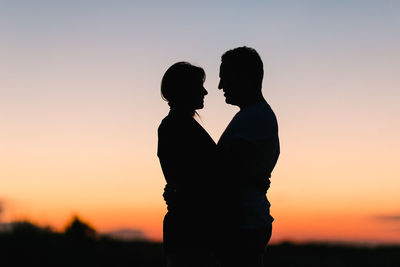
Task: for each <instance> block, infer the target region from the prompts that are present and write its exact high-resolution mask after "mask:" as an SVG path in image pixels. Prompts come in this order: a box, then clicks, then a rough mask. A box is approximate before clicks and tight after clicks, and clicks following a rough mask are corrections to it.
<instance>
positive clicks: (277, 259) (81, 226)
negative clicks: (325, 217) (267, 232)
mask: <svg viewBox="0 0 400 267" xmlns="http://www.w3.org/2000/svg"><path fill="white" fill-rule="evenodd" d="M265 258H266V259H267V260H266V262H265V266H307V267H313V266H324V267H334V266H335V267H336V266H352V267H354V266H379V267H380V266H400V246H377V247H367V246H351V245H334V244H315V243H314V244H292V243H289V242H285V243H281V244H279V245H269V246H268V247H267V250H266V255H265ZM194 260H195V259H194ZM0 261H1V266H4V267H7V266H78V267H79V266H115V267H117V266H143V267H146V266H147V267H153V266H157V267H159V266H165V258H164V254H163V250H162V244H161V243H156V242H147V241H123V240H117V239H112V238H110V237H106V236H102V235H99V234H97V233H96V231H95V229H94V228H93V227H91V226H90V225H89V224H87V223H85V222H83V221H82V220H80V219H79V218H77V217H75V218H74V219H73V220H72V222H71V223H70V224H69V225H68V226H67V227H66V229H65V231H64V232H62V233H59V232H54V231H52V230H51V229H50V228H42V227H38V226H36V225H34V224H32V223H30V222H15V223H13V224H12V228H11V230H10V231H3V232H0Z"/></svg>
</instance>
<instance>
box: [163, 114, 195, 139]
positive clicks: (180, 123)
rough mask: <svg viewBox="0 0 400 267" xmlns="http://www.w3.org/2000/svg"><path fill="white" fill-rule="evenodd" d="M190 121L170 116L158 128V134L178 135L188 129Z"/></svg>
mask: <svg viewBox="0 0 400 267" xmlns="http://www.w3.org/2000/svg"><path fill="white" fill-rule="evenodd" d="M188 124H190V121H188V120H187V119H183V118H181V117H177V116H172V115H171V114H168V115H167V116H166V117H165V118H164V119H163V120H162V121H161V123H160V125H159V126H158V133H159V134H160V133H178V132H181V131H185V130H187V128H188Z"/></svg>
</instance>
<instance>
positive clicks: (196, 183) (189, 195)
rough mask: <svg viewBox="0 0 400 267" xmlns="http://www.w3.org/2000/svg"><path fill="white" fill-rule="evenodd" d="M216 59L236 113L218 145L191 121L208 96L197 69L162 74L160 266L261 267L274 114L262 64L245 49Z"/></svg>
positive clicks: (275, 153)
mask: <svg viewBox="0 0 400 267" xmlns="http://www.w3.org/2000/svg"><path fill="white" fill-rule="evenodd" d="M221 61H222V62H221V66H220V73H219V76H220V82H219V85H218V88H219V89H222V90H223V92H224V96H225V101H226V103H228V104H231V105H235V106H238V107H239V108H240V111H239V112H238V113H237V114H236V115H235V116H234V118H233V119H232V121H231V122H230V123H229V125H228V127H227V128H226V130H225V131H224V133H223V134H222V136H221V137H220V139H219V141H218V144H215V142H214V141H213V139H212V138H211V137H210V136H209V135H208V133H207V132H206V131H205V130H204V129H203V127H202V126H201V125H200V124H199V123H198V122H197V121H196V120H195V119H194V115H195V114H196V110H197V109H202V108H203V106H204V96H205V95H207V91H206V89H205V88H204V86H203V83H204V81H205V72H204V70H203V69H202V68H200V67H196V66H193V65H191V64H190V63H187V62H178V63H175V64H174V65H172V66H171V67H170V68H169V69H168V70H167V71H166V72H165V74H164V77H163V78H162V83H161V93H162V96H163V98H164V99H165V100H166V101H168V105H169V106H170V112H169V114H168V115H167V116H166V117H165V118H164V119H163V121H162V122H161V125H160V127H159V128H158V157H159V159H160V163H161V167H162V170H163V173H164V176H165V179H166V182H167V185H166V187H165V190H164V199H165V200H166V203H167V207H168V212H167V214H166V215H165V218H164V236H163V242H164V250H165V253H166V257H167V266H171V267H176V266H179V267H180V266H185V267H189V266H224V267H225V266H230V267H231V266H249V267H250V266H257V267H258V266H263V255H264V250H265V247H266V245H267V243H268V241H269V239H270V237H271V231H272V221H273V218H272V217H271V216H270V213H269V207H270V204H269V202H268V200H267V197H266V193H267V190H268V188H269V185H270V181H269V178H270V177H271V172H272V170H273V168H274V166H275V164H276V162H277V160H278V157H279V151H280V150H279V139H278V125H277V121H276V117H275V114H274V112H273V111H272V109H271V107H270V106H269V105H268V103H267V102H266V101H265V99H264V97H263V95H262V92H261V87H262V79H263V75H264V71H263V63H262V60H261V58H260V56H259V55H258V53H257V52H256V51H255V50H254V49H252V48H249V47H239V48H235V49H232V50H229V51H227V52H226V53H225V54H224V55H222V58H221Z"/></svg>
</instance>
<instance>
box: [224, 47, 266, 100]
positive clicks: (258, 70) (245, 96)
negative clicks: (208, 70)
mask: <svg viewBox="0 0 400 267" xmlns="http://www.w3.org/2000/svg"><path fill="white" fill-rule="evenodd" d="M263 76H264V69H263V62H262V60H261V58H260V56H259V55H258V53H257V51H256V50H254V49H253V48H250V47H246V46H243V47H238V48H235V49H232V50H229V51H227V52H225V53H224V54H223V55H222V57H221V66H220V71H219V77H220V81H219V85H218V89H223V91H224V95H225V101H226V103H228V104H232V105H237V106H241V104H242V103H243V102H244V101H248V100H249V99H251V98H254V97H256V96H260V95H261V87H262V79H263Z"/></svg>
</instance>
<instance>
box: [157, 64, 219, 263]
mask: <svg viewBox="0 0 400 267" xmlns="http://www.w3.org/2000/svg"><path fill="white" fill-rule="evenodd" d="M204 80H205V72H204V70H203V69H202V68H200V67H196V66H193V65H191V64H190V63H187V62H178V63H175V64H173V65H172V66H171V67H170V68H169V69H168V70H167V71H166V72H165V74H164V76H163V78H162V82H161V93H162V97H163V99H165V100H166V101H168V105H169V106H170V111H169V113H168V115H167V116H166V117H165V118H164V119H163V121H162V122H161V125H160V126H159V128H158V152H157V155H158V157H159V159H160V164H161V168H162V170H163V173H164V176H165V180H166V182H167V187H168V186H169V188H173V190H174V193H173V194H171V196H173V199H171V198H169V202H168V201H167V206H168V212H167V214H166V215H165V217H164V225H163V244H164V251H165V253H166V256H167V266H171V267H172V266H174V267H175V266H210V264H211V263H210V262H208V263H207V260H206V258H207V256H206V255H207V253H208V252H209V251H210V246H211V243H212V240H211V232H212V231H210V227H211V225H212V218H210V217H211V215H210V214H211V212H210V207H211V205H212V203H210V201H211V200H212V197H210V186H211V182H212V180H213V177H214V175H213V169H214V168H213V164H215V153H216V144H215V142H214V141H213V139H212V138H211V137H210V136H209V135H208V133H207V132H206V131H205V130H204V129H203V127H202V126H201V125H200V124H199V123H198V122H197V121H196V120H195V119H194V115H195V114H196V110H197V109H202V108H203V106H204V96H205V95H207V91H206V89H205V88H204V86H203V83H204ZM167 200H168V199H167Z"/></svg>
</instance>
